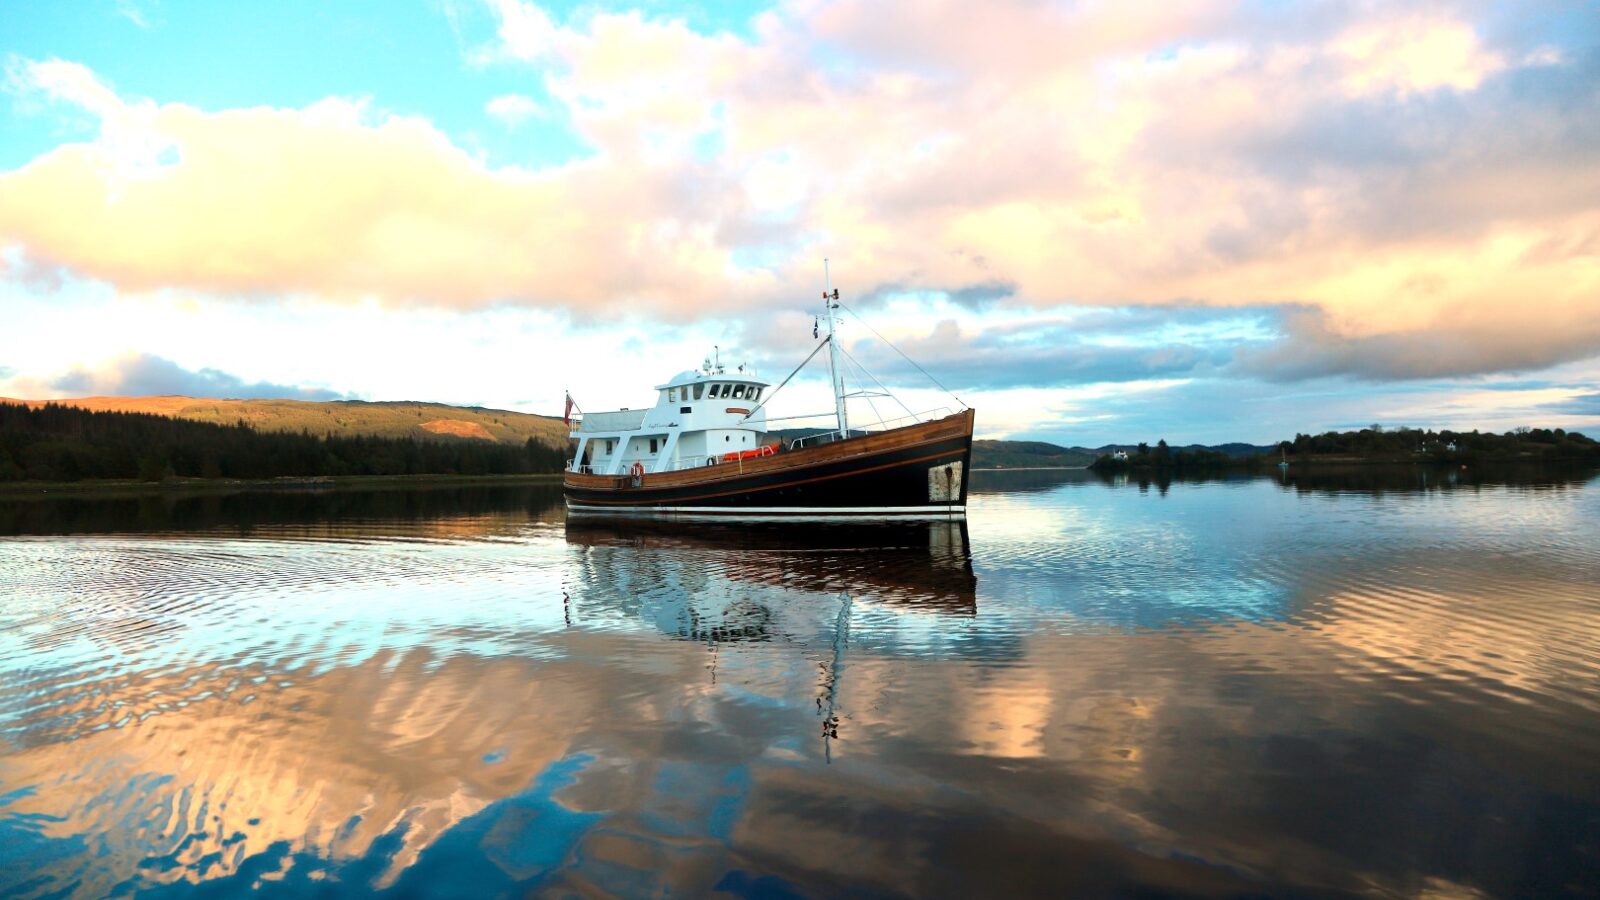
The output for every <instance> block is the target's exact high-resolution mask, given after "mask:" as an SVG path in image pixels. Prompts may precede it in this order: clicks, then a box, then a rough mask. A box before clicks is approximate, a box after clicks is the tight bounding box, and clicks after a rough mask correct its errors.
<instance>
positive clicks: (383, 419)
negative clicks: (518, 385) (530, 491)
mask: <svg viewBox="0 0 1600 900" xmlns="http://www.w3.org/2000/svg"><path fill="white" fill-rule="evenodd" d="M0 400H4V401H5V402H12V403H23V404H26V405H28V406H32V407H40V406H43V405H44V404H45V403H46V402H50V403H55V404H58V405H61V406H71V407H76V408H78V409H86V410H90V411H93V412H131V413H149V414H152V415H158V416H170V417H172V418H176V419H187V420H189V421H192V422H209V423H212V424H216V425H237V424H239V423H240V422H244V423H245V424H246V425H248V426H250V427H251V428H253V429H255V430H256V431H262V432H278V431H287V432H294V433H296V434H298V433H300V432H309V433H311V434H313V435H317V436H319V437H340V436H354V435H370V436H373V437H384V438H416V439H419V440H443V441H449V440H456V439H467V440H481V441H492V442H494V443H497V444H516V445H521V444H524V443H526V442H527V441H528V439H529V438H533V439H534V440H536V441H538V442H540V443H542V444H547V445H549V446H551V447H562V448H564V447H566V446H567V427H566V426H565V425H563V424H561V420H560V419H558V418H555V417H553V416H534V415H529V414H527V413H519V412H511V411H509V410H504V409H485V408H483V407H468V406H449V405H446V404H443V403H416V402H411V401H396V402H382V403H372V402H367V401H364V400H325V401H317V400H222V399H203V398H196V397H83V398H79V399H72V400H51V401H43V400H5V398H0Z"/></svg>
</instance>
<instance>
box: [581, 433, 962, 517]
mask: <svg viewBox="0 0 1600 900" xmlns="http://www.w3.org/2000/svg"><path fill="white" fill-rule="evenodd" d="M971 452H972V439H971V436H970V434H968V435H961V436H953V437H948V438H945V439H942V440H938V441H934V442H930V443H923V444H917V445H914V446H907V447H900V448H895V449H886V450H880V451H876V452H871V453H864V454H861V455H858V456H850V457H846V458H843V459H835V460H830V461H826V462H819V463H816V464H812V465H796V466H794V467H786V468H782V469H777V470H768V471H760V472H753V473H750V474H748V475H734V476H731V477H719V478H717V479H715V480H712V481H704V482H699V483H693V484H674V485H661V486H651V485H648V484H645V485H642V486H640V487H629V488H623V489H616V488H590V487H584V486H579V485H573V484H568V485H566V487H565V495H566V500H567V508H568V510H569V512H570V513H571V514H572V515H575V516H612V517H632V516H651V517H671V518H696V519H715V518H738V519H797V518H798V519H812V520H815V519H835V518H838V519H844V518H850V519H963V518H965V517H966V506H967V477H966V476H967V468H968V463H969V462H970V457H971ZM952 463H957V464H959V469H958V470H957V472H958V473H959V474H957V475H956V476H955V477H954V479H953V481H952V482H951V483H950V485H949V487H950V489H951V490H950V491H949V492H948V495H949V499H940V500H932V499H930V497H931V496H933V495H934V494H935V491H934V490H933V489H932V488H931V487H930V484H931V481H932V480H933V479H936V478H940V477H946V476H945V474H944V471H943V470H940V467H949V466H950V464H952ZM719 468H720V467H719ZM935 470H940V471H938V472H936V471H935ZM718 474H719V475H721V473H718Z"/></svg>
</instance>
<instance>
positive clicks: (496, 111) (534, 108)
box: [483, 94, 545, 128]
mask: <svg viewBox="0 0 1600 900" xmlns="http://www.w3.org/2000/svg"><path fill="white" fill-rule="evenodd" d="M483 111H484V112H486V113H488V114H489V115H490V116H491V117H493V118H495V119H497V120H499V122H500V123H501V124H502V125H505V126H506V127H508V128H515V127H516V126H518V125H521V124H522V123H524V122H526V121H528V120H529V119H540V118H543V117H544V115H545V111H544V108H543V107H541V106H540V105H539V104H538V102H536V101H535V100H534V99H533V98H532V97H528V96H525V95H523V94H502V95H501V96H499V97H496V98H494V99H493V100H490V101H489V102H488V103H487V104H485V105H484V107H483Z"/></svg>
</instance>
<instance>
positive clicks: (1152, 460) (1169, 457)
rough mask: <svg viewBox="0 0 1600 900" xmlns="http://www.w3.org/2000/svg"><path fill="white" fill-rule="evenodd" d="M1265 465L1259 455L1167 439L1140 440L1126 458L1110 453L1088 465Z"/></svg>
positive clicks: (1173, 468) (1209, 468) (1112, 468)
mask: <svg viewBox="0 0 1600 900" xmlns="http://www.w3.org/2000/svg"><path fill="white" fill-rule="evenodd" d="M1261 465H1262V462H1261V457H1259V456H1231V455H1229V454H1227V453H1224V452H1222V451H1221V450H1208V449H1205V448H1203V447H1193V448H1184V449H1181V450H1174V449H1172V448H1171V447H1169V446H1167V442H1166V441H1165V440H1162V441H1158V442H1157V443H1156V445H1155V446H1154V447H1152V446H1150V445H1149V444H1140V445H1139V446H1138V447H1137V448H1135V449H1134V450H1133V451H1132V452H1130V453H1128V455H1127V458H1126V459H1121V458H1118V457H1116V456H1114V455H1111V454H1107V455H1105V456H1102V457H1100V458H1099V459H1096V460H1095V461H1094V462H1093V463H1092V464H1090V466H1089V468H1091V469H1094V470H1096V471H1099V472H1120V471H1127V470H1131V469H1156V470H1160V471H1163V472H1173V473H1180V474H1181V473H1185V472H1215V471H1217V470H1219V469H1227V468H1243V469H1256V468H1259V467H1260V466H1261Z"/></svg>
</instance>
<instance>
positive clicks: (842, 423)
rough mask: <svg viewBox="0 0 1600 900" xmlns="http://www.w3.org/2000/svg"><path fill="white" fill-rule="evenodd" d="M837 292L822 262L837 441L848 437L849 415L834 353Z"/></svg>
mask: <svg viewBox="0 0 1600 900" xmlns="http://www.w3.org/2000/svg"><path fill="white" fill-rule="evenodd" d="M838 300H839V292H838V291H836V290H834V289H833V276H832V275H830V274H829V272H828V261H827V260H826V259H824V260H823V261H822V317H823V318H824V319H826V320H827V322H828V376H829V378H830V379H831V381H832V383H833V407H834V411H835V412H836V413H837V414H838V416H839V439H840V440H844V439H845V438H847V437H849V436H850V413H849V410H847V409H846V408H845V404H844V378H843V377H842V376H841V375H840V374H839V354H838V353H836V352H834V349H833V342H834V339H835V338H834V331H833V321H834V316H833V311H834V310H836V309H838V308H839V303H838Z"/></svg>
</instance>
